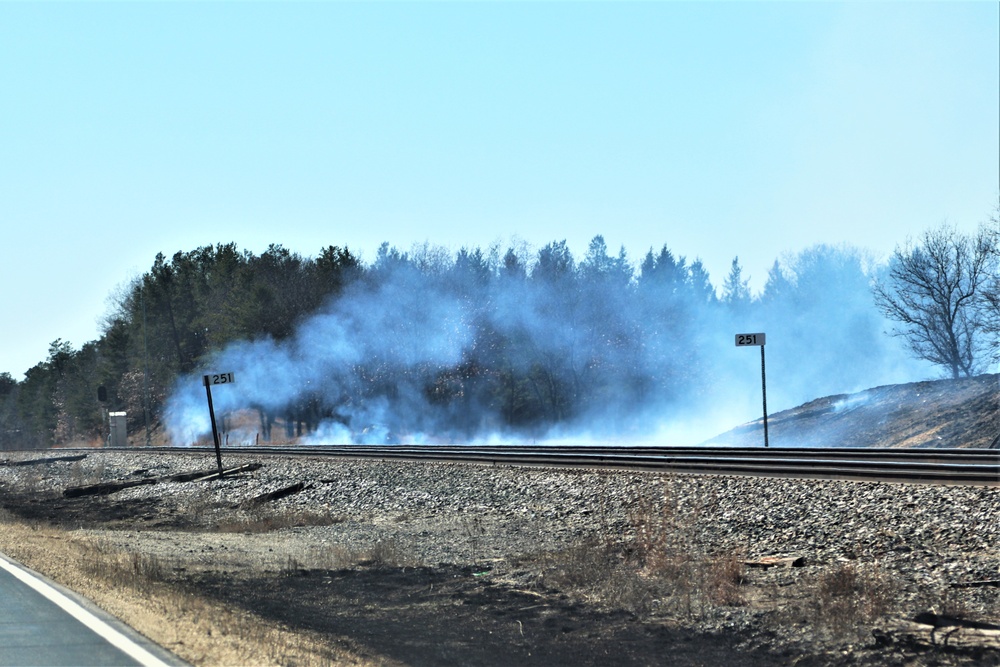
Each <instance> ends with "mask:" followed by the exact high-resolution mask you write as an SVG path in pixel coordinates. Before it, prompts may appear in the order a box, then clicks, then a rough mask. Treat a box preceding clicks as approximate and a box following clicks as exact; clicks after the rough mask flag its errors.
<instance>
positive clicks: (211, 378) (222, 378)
mask: <svg viewBox="0 0 1000 667" xmlns="http://www.w3.org/2000/svg"><path fill="white" fill-rule="evenodd" d="M202 379H203V380H204V382H205V386H206V387H207V386H208V385H210V384H213V385H214V384H231V383H232V382H233V374H232V373H212V374H211V375H206V376H204V377H203V378H202Z"/></svg>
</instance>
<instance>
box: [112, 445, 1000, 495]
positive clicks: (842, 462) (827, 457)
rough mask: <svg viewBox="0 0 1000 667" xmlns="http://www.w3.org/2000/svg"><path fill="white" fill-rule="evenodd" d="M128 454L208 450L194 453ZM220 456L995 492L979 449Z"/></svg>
mask: <svg viewBox="0 0 1000 667" xmlns="http://www.w3.org/2000/svg"><path fill="white" fill-rule="evenodd" d="M129 451H168V452H174V453H177V452H179V451H187V452H191V453H196V452H208V451H212V450H211V449H210V448H207V447H193V448H186V449H180V450H179V449H177V448H142V449H138V450H137V449H130V450H129ZM222 451H223V454H225V455H227V456H232V455H247V454H250V455H274V456H315V457H339V458H354V459H391V460H407V461H434V462H464V463H477V464H486V465H523V466H551V467H577V468H579V467H585V468H605V469H614V470H645V471H659V472H676V473H692V474H717V475H720V474H721V475H751V476H767V477H774V476H782V477H804V478H812V479H853V480H883V481H909V482H922V483H935V484H975V485H985V486H1000V451H998V450H985V449H976V450H970V449H869V448H842V449H831V448H824V449H809V448H794V449H792V448H769V449H763V448H722V447H626V446H620V447H608V446H569V445H557V446H553V445H539V446H525V445H512V446H503V445H495V446H461V445H385V446H373V445H339V446H307V445H297V446H264V447H227V448H224V449H223V450H222Z"/></svg>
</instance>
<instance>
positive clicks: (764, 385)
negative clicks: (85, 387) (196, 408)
mask: <svg viewBox="0 0 1000 667" xmlns="http://www.w3.org/2000/svg"><path fill="white" fill-rule="evenodd" d="M766 378H767V375H766V373H765V372H764V346H763V345H761V346H760V393H761V396H763V397H764V446H765V447H767V379H766ZM211 400H212V399H211V397H210V398H209V401H211ZM212 423H213V424H214V423H215V422H212Z"/></svg>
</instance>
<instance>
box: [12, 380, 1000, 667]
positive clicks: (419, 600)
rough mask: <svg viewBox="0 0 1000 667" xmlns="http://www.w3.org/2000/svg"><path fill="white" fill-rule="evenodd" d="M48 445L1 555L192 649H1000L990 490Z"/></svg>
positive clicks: (798, 656)
mask: <svg viewBox="0 0 1000 667" xmlns="http://www.w3.org/2000/svg"><path fill="white" fill-rule="evenodd" d="M940 395H942V396H947V395H950V394H949V392H943V393H942V394H940ZM814 407H815V406H814ZM953 412H954V413H955V414H963V413H962V412H961V411H959V410H954V411H953ZM973 412H974V411H973ZM966 418H968V419H970V420H975V419H977V416H976V415H975V414H969V415H968V416H967V417H966ZM859 423H860V422H859ZM53 454H56V455H53ZM57 454H58V453H45V454H40V453H29V452H22V453H17V454H13V453H12V454H10V455H9V456H6V457H4V458H5V460H6V461H7V462H8V465H4V466H0V506H2V508H3V510H2V511H3V530H2V531H0V550H2V551H3V552H5V553H7V554H9V555H10V556H12V557H14V558H17V559H19V560H21V561H22V562H24V563H26V564H27V565H29V566H31V567H35V568H37V569H39V570H40V571H42V572H44V573H46V574H48V575H49V576H50V577H53V578H55V579H57V580H59V581H61V582H62V583H64V584H66V585H68V586H70V587H72V588H74V589H76V590H78V591H80V592H81V593H83V594H84V595H86V596H88V597H91V598H92V599H94V600H95V601H96V602H98V604H100V605H102V606H104V607H105V608H106V609H108V610H109V611H111V612H112V613H115V614H116V615H118V616H120V617H121V618H123V619H124V620H125V621H126V622H128V623H130V624H131V625H133V626H134V627H136V628H137V629H138V630H139V631H140V632H143V633H144V634H146V635H148V636H150V637H151V638H152V639H154V640H155V641H157V642H159V643H160V644H162V645H164V646H166V647H167V648H169V649H171V650H174V651H175V652H177V653H178V654H179V655H180V656H182V657H183V658H185V659H187V660H188V661H190V662H192V663H194V664H199V665H203V664H204V665H209V664H283V665H285V664H358V665H367V664H391V665H397V664H407V665H449V664H452V665H511V664H524V665H531V664H538V665H585V664H593V665H603V664H623V665H629V664H631V665H648V664H662V663H663V662H664V661H669V662H670V663H671V664H678V665H704V664H711V663H715V664H726V665H900V666H902V665H915V664H937V665H998V664H1000V649H998V648H997V632H998V630H1000V628H998V627H997V626H998V625H1000V490H998V489H997V488H995V487H993V488H988V487H975V486H961V487H958V486H955V487H953V486H932V485H917V484H900V483H878V482H848V481H823V480H795V479H763V478H753V477H732V476H698V475H667V474H654V473H624V472H608V471H588V470H553V469H544V468H530V469H529V468H515V467H505V466H480V465H461V464H446V463H406V462H398V461H397V462H389V461H343V460H329V459H320V458H304V459H296V460H294V461H293V460H289V459H285V458H281V457H266V456H255V457H249V456H244V457H242V458H238V457H232V458H233V460H227V466H232V467H234V468H239V467H242V469H241V470H240V471H239V472H234V473H233V474H231V475H227V476H226V477H224V478H222V479H219V478H218V477H213V476H211V475H204V474H203V475H196V474H193V473H195V472H202V473H204V472H206V470H208V469H211V468H212V467H213V464H214V460H206V459H205V454H204V453H201V454H197V455H194V454H191V453H185V452H178V453H176V454H161V453H154V452H143V451H142V450H136V451H133V452H107V451H94V452H92V453H88V454H87V456H86V457H84V458H78V459H77V460H70V459H68V458H67V457H60V456H58V455H57ZM44 459H48V460H44ZM56 459H62V460H56ZM32 460H34V462H31V461H32ZM14 463H23V465H13V464H14ZM152 478H155V479H157V480H160V481H158V483H156V484H148V483H141V482H142V480H144V479H152ZM126 482H136V483H134V484H133V483H126ZM108 484H118V485H119V486H118V487H114V490H113V491H111V492H109V493H106V494H103V495H102V494H90V495H74V494H73V493H70V494H66V491H67V489H71V488H80V487H84V486H92V485H108ZM296 485H298V488H297V489H296V491H295V492H294V493H280V491H281V490H287V489H290V488H293V487H295V486H296ZM108 488H109V490H110V489H111V487H108Z"/></svg>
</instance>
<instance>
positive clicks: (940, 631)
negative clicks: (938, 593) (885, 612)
mask: <svg viewBox="0 0 1000 667" xmlns="http://www.w3.org/2000/svg"><path fill="white" fill-rule="evenodd" d="M872 634H873V635H874V636H875V640H876V641H877V642H879V643H880V644H883V645H889V644H895V643H908V644H916V645H921V646H928V647H949V648H963V649H987V648H988V649H1000V625H996V624H993V623H983V622H981V621H971V620H968V619H964V618H959V617H956V616H946V615H941V614H935V613H933V612H926V613H923V614H918V615H917V616H915V617H914V618H913V619H912V620H898V621H893V622H891V623H889V624H888V625H887V626H886V627H885V628H884V629H876V630H873V631H872Z"/></svg>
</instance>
